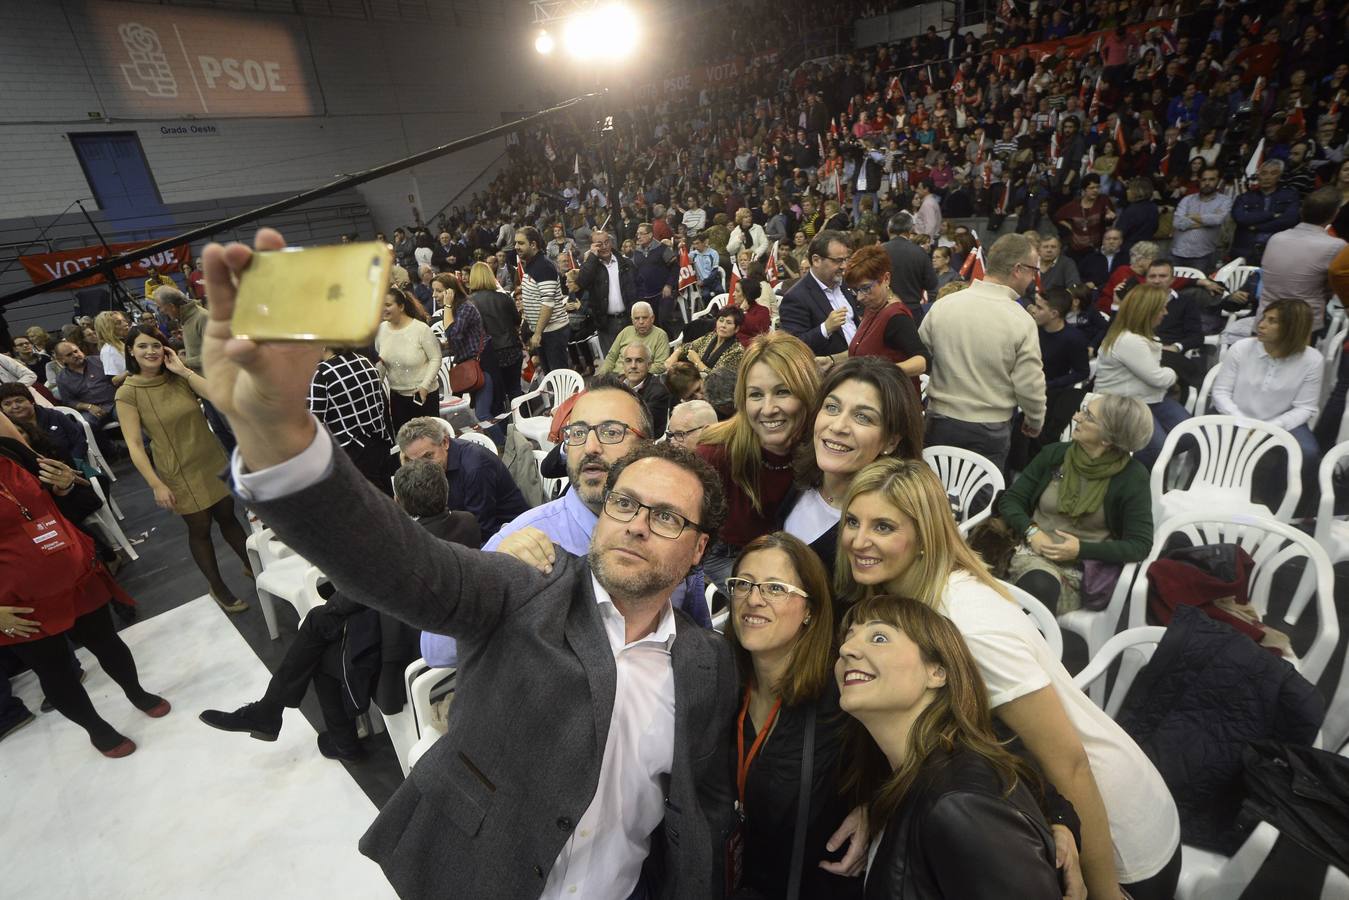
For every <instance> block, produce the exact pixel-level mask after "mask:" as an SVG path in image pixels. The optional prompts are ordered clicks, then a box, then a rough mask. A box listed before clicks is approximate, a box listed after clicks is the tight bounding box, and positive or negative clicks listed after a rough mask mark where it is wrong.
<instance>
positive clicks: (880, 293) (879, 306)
mask: <svg viewBox="0 0 1349 900" xmlns="http://www.w3.org/2000/svg"><path fill="white" fill-rule="evenodd" d="M890 275H891V272H890V255H889V254H888V253H886V252H885V249H884V248H883V247H881V246H880V245H879V244H872V245H871V246H870V247H863V248H862V249H861V250H858V251H857V252H856V253H854V254H853V255H852V256H851V257H850V258H849V259H848V269H847V273H846V274H845V276H844V280H845V281H847V282H848V287H850V288H852V289H853V291H854V292H856V294H857V301H858V302H859V303H861V304H862V309H863V313H862V321H861V322H860V323H858V325H857V333H856V334H854V335H853V339H852V342H851V343H850V344H848V353H847V355H848V356H852V357H857V356H879V357H881V358H883V359H887V360H889V361H890V362H891V363H893V364H894V365H895V367H896V368H898V369H899V371H901V372H903V373H904V374H905V375H907V376H909V378H911V379H913V389H914V392H915V395H916V394H917V392H918V390H919V385H918V376H919V375H922V374H923V373H924V372H926V371H927V369H928V361H929V360H930V359H931V357H932V354H931V353H929V352H928V349H927V347H926V346H924V344H923V341H922V339H921V338H920V337H918V323H917V322H915V321H914V318H913V312H912V311H911V310H910V309H909V306H908V304H907V303H905V302H904V301H903V300H901V299H899V297H898V296H896V295H895V292H894V291H892V290H891V289H890Z"/></svg>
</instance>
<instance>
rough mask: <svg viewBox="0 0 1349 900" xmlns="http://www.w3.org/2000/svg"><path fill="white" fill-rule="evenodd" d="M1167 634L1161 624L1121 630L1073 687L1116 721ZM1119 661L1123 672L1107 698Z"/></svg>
mask: <svg viewBox="0 0 1349 900" xmlns="http://www.w3.org/2000/svg"><path fill="white" fill-rule="evenodd" d="M1165 634H1166V629H1165V628H1163V627H1162V626H1160V625H1144V626H1142V627H1140V628H1130V629H1127V630H1125V631H1121V632H1120V633H1119V634H1117V635H1115V636H1114V637H1112V638H1111V639H1110V640H1108V641H1106V642H1105V643H1104V644H1102V645H1101V648H1100V649H1099V650H1098V651H1097V652H1096V653H1095V654H1093V655H1092V657H1091V659H1090V661H1088V663H1087V664H1086V666H1085V667H1083V669H1082V671H1081V672H1078V673H1077V674H1076V675H1074V676H1073V684H1075V685H1077V687H1078V688H1079V689H1080V690H1081V691H1082V692H1084V693H1086V694H1089V695H1090V696H1091V698H1092V699H1093V700H1095V701H1096V703H1097V705H1098V706H1100V707H1101V709H1103V710H1105V712H1106V715H1108V716H1110V718H1112V719H1113V718H1115V716H1117V715H1119V710H1120V706H1122V705H1123V703H1124V698H1125V697H1127V696H1128V694H1129V688H1130V686H1132V685H1133V683H1134V678H1136V677H1137V676H1138V673H1139V671H1140V670H1142V668H1143V667H1144V666H1145V665H1147V664H1148V662H1149V661H1150V660H1151V659H1152V654H1153V653H1155V652H1156V651H1157V645H1158V644H1160V643H1161V642H1162V636H1163V635H1165ZM1116 662H1118V663H1119V664H1120V667H1119V672H1118V673H1117V674H1116V676H1115V683H1114V685H1113V686H1112V687H1111V689H1110V694H1109V695H1108V696H1107V695H1106V694H1105V681H1106V679H1105V675H1106V673H1107V672H1109V671H1110V667H1111V666H1112V665H1114V664H1115V663H1116ZM1098 696H1099V697H1101V698H1103V700H1104V702H1102V700H1098V699H1097V697H1098Z"/></svg>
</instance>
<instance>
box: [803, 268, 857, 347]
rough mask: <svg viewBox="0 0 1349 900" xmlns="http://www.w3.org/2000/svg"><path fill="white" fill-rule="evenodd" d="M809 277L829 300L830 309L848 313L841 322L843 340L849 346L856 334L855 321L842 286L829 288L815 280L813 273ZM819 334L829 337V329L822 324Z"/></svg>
mask: <svg viewBox="0 0 1349 900" xmlns="http://www.w3.org/2000/svg"><path fill="white" fill-rule="evenodd" d="M810 277H811V278H814V279H815V283H816V284H818V285H819V286H820V290H822V291H824V296H825V297H826V298H827V299H828V300H829V306H830V307H831V308H833V309H846V310H847V311H848V317H847V318H846V319H844V320H843V340H844V341H846V342H847V343H849V344H851V343H852V339H853V335H855V334H857V320H856V319H854V318H853V308H852V304H851V303H849V302H848V297H847V295H846V294H844V293H843V285H842V284H836V285H834V286H833V287H829V286H828V285H826V284H825V283H824V282H823V281H821V280H820V279H819V278H816V276H815V273H814V272H811V273H810ZM820 334H822V335H824V336H825V337H829V329H827V328H825V327H824V323H823V322H821V323H820Z"/></svg>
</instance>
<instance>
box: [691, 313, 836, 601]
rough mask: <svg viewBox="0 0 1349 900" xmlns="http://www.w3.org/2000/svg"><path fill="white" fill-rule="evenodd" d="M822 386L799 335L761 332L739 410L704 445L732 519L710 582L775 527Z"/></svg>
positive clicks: (706, 559)
mask: <svg viewBox="0 0 1349 900" xmlns="http://www.w3.org/2000/svg"><path fill="white" fill-rule="evenodd" d="M819 389H820V373H819V369H818V368H817V367H816V365H815V356H814V354H812V353H811V352H810V348H809V347H807V346H806V345H805V344H804V343H802V341H801V340H800V339H799V338H797V337H796V336H794V335H791V334H788V333H786V332H785V331H775V332H771V333H769V334H761V335H759V336H758V337H757V338H755V339H754V341H753V342H752V343H751V344H750V345H749V349H748V350H746V351H745V356H744V359H742V360H741V361H740V369H739V376H738V377H737V378H736V383H735V415H734V416H732V417H731V418H730V419H728V420H726V421H725V422H720V423H718V424H716V425H712V426H709V427H708V428H707V429H706V430H705V431H704V432H703V435H702V439H701V442H700V443H699V444H698V447H697V452H698V455H699V456H701V457H702V458H703V459H705V460H707V462H708V463H709V464H710V465H711V466H712V468H714V469H716V471H717V474H718V475H720V476H721V484H722V487H723V488H724V489H725V491H726V508H727V515H726V523H725V524H724V525H723V526H722V528H721V533H720V534H719V535H718V536H717V541H716V542H715V543H714V544H713V545H712V546H711V547H709V548H708V550H707V552H706V553H705V554H704V555H703V569H704V571H705V572H706V573H707V580H708V582H709V583H712V584H716V585H717V586H719V587H720V586H722V585H723V583H724V581H725V579H726V576H728V575H730V574H731V567H732V565H733V563H734V562H735V559H736V557H737V556H739V555H740V549H741V548H742V547H744V546H745V545H746V544H748V543H749V542H750V541H752V540H754V539H755V538H756V537H759V536H760V535H763V534H768V533H769V532H770V531H773V530H775V528H776V524H777V521H778V505H779V504H780V503H782V500H783V498H784V497H786V496H787V492H788V491H789V490H790V489H791V486H792V453H793V452H794V451H795V450H796V447H797V445H798V444H800V443H801V441H802V440H809V439H810V428H809V425H810V423H809V421H808V419H809V413H810V410H811V408H812V407H813V406H814V405H815V396H816V394H817V393H818V392H819Z"/></svg>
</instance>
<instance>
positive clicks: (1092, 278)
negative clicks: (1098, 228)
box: [1077, 228, 1151, 293]
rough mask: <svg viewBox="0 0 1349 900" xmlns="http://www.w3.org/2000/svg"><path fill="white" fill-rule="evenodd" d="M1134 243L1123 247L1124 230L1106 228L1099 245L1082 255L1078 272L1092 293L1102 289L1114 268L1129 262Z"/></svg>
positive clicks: (1107, 282) (1112, 273)
mask: <svg viewBox="0 0 1349 900" xmlns="http://www.w3.org/2000/svg"><path fill="white" fill-rule="evenodd" d="M1150 237H1151V236H1149V238H1150ZM1136 243H1138V241H1134V242H1133V243H1131V244H1130V245H1129V246H1128V247H1125V246H1124V232H1122V231H1120V230H1119V229H1118V228H1107V229H1106V230H1105V236H1104V237H1102V238H1101V246H1100V247H1098V248H1097V249H1095V250H1093V251H1091V252H1090V253H1088V254H1087V255H1086V256H1084V257H1082V259H1081V260H1079V261H1078V263H1077V270H1078V274H1079V275H1081V276H1082V282H1083V284H1085V285H1086V286H1087V287H1088V288H1090V289H1091V290H1092V292H1093V293H1094V292H1096V291H1099V290H1101V289H1103V288H1104V287H1105V286H1106V285H1107V284H1109V282H1110V277H1111V276H1112V275H1114V274H1115V270H1116V269H1118V268H1120V267H1121V266H1127V265H1128V264H1129V255H1130V251H1131V250H1133V246H1134V244H1136Z"/></svg>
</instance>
